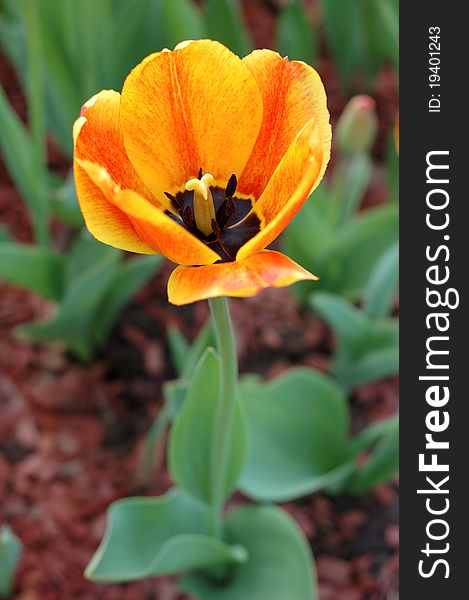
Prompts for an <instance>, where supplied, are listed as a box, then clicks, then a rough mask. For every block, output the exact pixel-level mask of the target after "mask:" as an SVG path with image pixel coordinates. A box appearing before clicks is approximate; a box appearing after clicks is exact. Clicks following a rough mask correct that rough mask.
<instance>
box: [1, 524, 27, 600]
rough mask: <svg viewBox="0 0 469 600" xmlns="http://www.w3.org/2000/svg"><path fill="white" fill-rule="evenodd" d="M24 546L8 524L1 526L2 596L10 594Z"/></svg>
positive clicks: (6, 596) (5, 596)
mask: <svg viewBox="0 0 469 600" xmlns="http://www.w3.org/2000/svg"><path fill="white" fill-rule="evenodd" d="M22 548H23V546H22V544H21V541H20V539H19V538H18V537H17V536H16V535H15V534H14V533H13V531H12V530H11V528H10V527H9V526H8V525H2V526H0V596H1V597H2V598H8V597H9V596H10V593H11V589H12V585H13V580H14V577H15V574H16V568H17V566H18V563H19V561H20V558H21V554H22Z"/></svg>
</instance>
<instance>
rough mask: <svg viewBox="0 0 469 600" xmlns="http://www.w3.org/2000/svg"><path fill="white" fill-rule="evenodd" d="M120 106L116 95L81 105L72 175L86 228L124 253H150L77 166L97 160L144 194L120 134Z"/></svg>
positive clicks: (104, 95) (75, 129)
mask: <svg viewBox="0 0 469 600" xmlns="http://www.w3.org/2000/svg"><path fill="white" fill-rule="evenodd" d="M119 103H120V95H119V94H118V93H117V92H114V91H112V90H105V91H103V92H100V93H99V94H97V95H96V96H93V98H91V99H90V100H89V101H88V102H87V103H86V104H85V105H84V106H83V109H82V111H81V115H80V117H79V118H78V119H77V120H76V122H75V125H74V127H73V137H74V142H75V152H74V173H75V185H76V190H77V196H78V201H79V203H80V208H81V211H82V213H83V217H84V219H85V223H86V226H87V228H88V229H89V231H90V232H91V233H92V234H93V235H94V236H95V237H96V239H98V240H100V241H101V242H104V243H105V244H109V245H110V246H115V247H116V248H122V249H123V250H129V251H132V252H139V253H143V254H152V253H154V252H155V250H154V249H152V248H150V247H149V246H148V245H147V244H146V243H145V242H143V241H142V240H141V239H140V238H139V236H138V235H137V233H136V232H135V229H134V227H133V225H132V223H131V222H130V220H129V218H128V217H127V216H126V215H125V214H124V213H122V212H121V211H120V210H119V209H118V208H116V207H115V206H114V205H113V204H111V203H110V202H109V200H108V199H107V198H106V195H105V194H104V193H103V191H102V190H101V189H100V188H99V187H98V186H97V185H96V184H95V183H93V181H92V180H91V179H90V177H89V175H88V174H87V173H86V171H85V170H84V169H83V167H82V166H80V164H79V161H80V160H84V161H88V162H89V161H91V162H93V163H94V162H95V161H98V162H99V164H100V165H102V167H103V169H104V170H106V172H109V174H110V175H109V177H111V176H112V177H113V178H114V179H113V180H114V181H115V182H117V183H118V184H119V185H121V186H125V187H135V189H137V190H139V191H143V186H142V183H141V182H140V180H139V178H138V176H137V174H136V172H135V169H134V168H133V167H132V165H131V164H130V162H129V159H128V158H127V155H126V153H125V150H124V145H123V142H122V135H121V134H120V132H119V128H118V125H119ZM144 193H145V192H144Z"/></svg>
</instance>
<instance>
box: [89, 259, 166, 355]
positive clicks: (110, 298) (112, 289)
mask: <svg viewBox="0 0 469 600" xmlns="http://www.w3.org/2000/svg"><path fill="white" fill-rule="evenodd" d="M162 261H163V258H162V257H161V256H160V255H150V256H142V257H139V258H132V259H131V260H128V261H126V262H125V263H124V264H121V266H120V268H119V270H118V271H117V273H116V275H115V277H114V280H113V281H112V282H111V284H110V286H109V288H108V290H107V292H106V294H105V296H104V299H103V301H102V302H101V307H100V309H99V311H98V313H97V315H96V322H95V327H94V331H95V335H94V337H95V340H96V344H97V346H103V344H104V343H105V342H106V340H107V338H108V336H109V334H110V333H111V330H112V328H113V326H114V324H115V322H116V321H117V319H118V317H119V315H120V313H121V312H122V310H123V309H124V307H125V306H126V304H127V303H128V302H129V301H130V300H131V299H132V298H133V297H134V296H135V294H136V293H137V292H138V290H139V289H140V288H142V287H143V286H144V285H145V284H146V283H148V281H150V279H151V278H152V277H153V276H154V275H155V273H156V271H157V269H158V268H159V267H160V266H161V263H162Z"/></svg>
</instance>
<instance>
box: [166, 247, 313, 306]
mask: <svg viewBox="0 0 469 600" xmlns="http://www.w3.org/2000/svg"><path fill="white" fill-rule="evenodd" d="M303 279H317V277H316V276H315V275H312V274H311V273H309V272H308V271H306V270H305V269H303V267H300V265H297V264H296V263H295V262H293V261H292V260H291V259H290V258H288V257H287V256H285V255H284V254H281V253H280V252H274V251H272V250H264V252H260V253H259V254H255V255H254V256H251V257H250V258H247V259H245V260H241V261H235V262H226V263H218V264H216V265H209V266H205V267H178V268H177V269H175V270H174V271H173V272H172V273H171V277H170V278H169V281H168V299H169V301H170V302H172V303H173V304H177V305H181V304H190V303H191V302H196V301H197V300H204V299H206V298H215V297H217V296H240V297H245V296H255V295H256V294H257V293H259V292H260V291H261V290H263V289H264V288H268V287H284V286H286V285H290V284H292V283H295V282H296V281H301V280H303Z"/></svg>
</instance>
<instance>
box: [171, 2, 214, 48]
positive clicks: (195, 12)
mask: <svg viewBox="0 0 469 600" xmlns="http://www.w3.org/2000/svg"><path fill="white" fill-rule="evenodd" d="M162 2H163V16H164V21H165V27H166V29H167V32H168V34H169V36H170V39H171V43H172V44H173V45H174V44H178V43H179V42H181V41H183V40H198V39H200V38H203V37H204V35H205V24H204V21H203V18H202V14H201V12H200V9H199V7H198V6H196V5H195V3H194V2H192V0H162Z"/></svg>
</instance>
